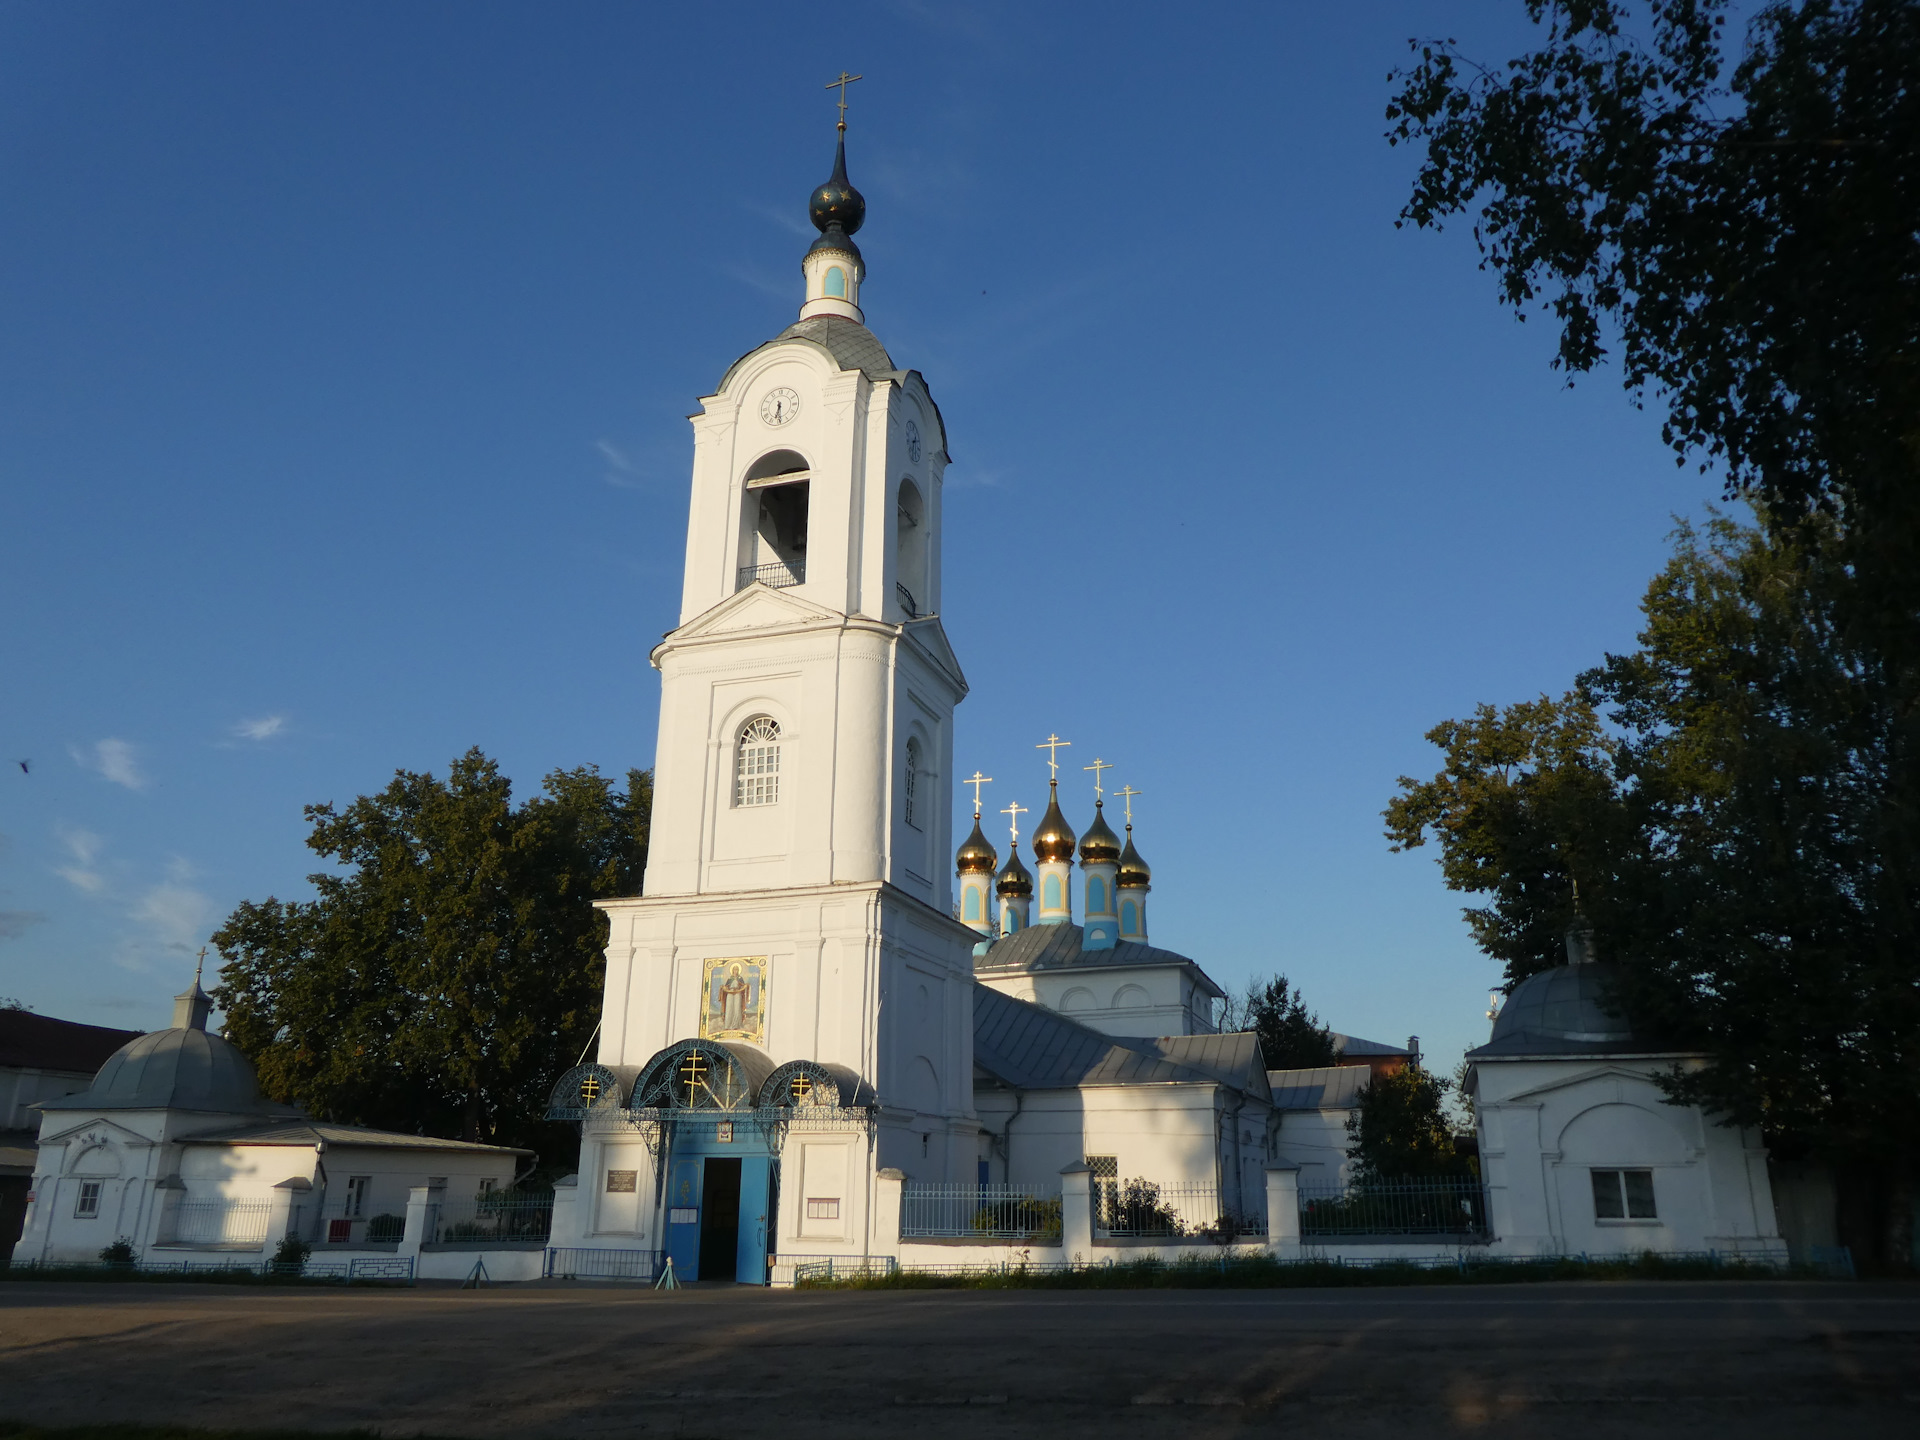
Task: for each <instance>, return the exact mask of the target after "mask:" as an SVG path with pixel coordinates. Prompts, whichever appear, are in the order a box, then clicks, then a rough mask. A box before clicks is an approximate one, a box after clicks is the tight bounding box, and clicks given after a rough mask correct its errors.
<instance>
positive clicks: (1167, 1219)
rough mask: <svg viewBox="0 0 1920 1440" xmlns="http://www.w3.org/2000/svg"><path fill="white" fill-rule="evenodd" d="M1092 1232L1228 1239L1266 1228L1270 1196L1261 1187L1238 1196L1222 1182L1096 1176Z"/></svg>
mask: <svg viewBox="0 0 1920 1440" xmlns="http://www.w3.org/2000/svg"><path fill="white" fill-rule="evenodd" d="M1093 1233H1094V1234H1095V1235H1097V1236H1099V1237H1100V1238H1101V1239H1103V1240H1106V1239H1125V1240H1132V1239H1143V1240H1144V1239H1154V1240H1211V1241H1216V1242H1218V1243H1221V1244H1225V1243H1227V1242H1229V1241H1232V1240H1237V1239H1240V1238H1241V1237H1243V1236H1244V1237H1249V1238H1257V1237H1260V1236H1264V1235H1265V1234H1266V1233H1267V1197H1266V1192H1265V1191H1264V1190H1260V1189H1257V1188H1256V1190H1255V1191H1254V1193H1250V1194H1247V1195H1245V1196H1242V1197H1240V1198H1238V1199H1235V1198H1234V1197H1232V1196H1227V1197H1224V1198H1223V1197H1222V1196H1221V1194H1220V1187H1219V1186H1218V1185H1209V1184H1204V1183H1181V1184H1177V1185H1161V1184H1156V1183H1155V1182H1154V1181H1151V1180H1140V1179H1134V1180H1119V1179H1115V1180H1095V1181H1094V1182H1093Z"/></svg>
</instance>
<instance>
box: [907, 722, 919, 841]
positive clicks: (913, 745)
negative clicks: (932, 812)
mask: <svg viewBox="0 0 1920 1440" xmlns="http://www.w3.org/2000/svg"><path fill="white" fill-rule="evenodd" d="M919 778H920V742H919V741H918V740H916V739H913V738H912V737H908V740H907V773H906V777H905V780H904V782H903V788H904V789H905V792H906V797H907V824H909V825H911V826H913V828H914V829H916V830H918V829H919V828H920V821H919V819H918V818H917V814H916V812H915V810H914V796H915V791H916V790H917V789H918V782H919Z"/></svg>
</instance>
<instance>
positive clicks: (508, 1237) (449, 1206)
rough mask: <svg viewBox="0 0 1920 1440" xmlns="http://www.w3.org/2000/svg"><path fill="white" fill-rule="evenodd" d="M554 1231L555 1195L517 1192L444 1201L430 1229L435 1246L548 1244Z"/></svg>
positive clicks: (498, 1192) (486, 1194)
mask: <svg viewBox="0 0 1920 1440" xmlns="http://www.w3.org/2000/svg"><path fill="white" fill-rule="evenodd" d="M552 1231H553V1192H552V1191H545V1192H541V1191H530V1192H526V1193H522V1192H520V1191H516V1190H489V1191H488V1192H487V1193H485V1194H484V1195H479V1196H476V1197H475V1198H474V1199H472V1200H464V1201H463V1200H442V1201H441V1202H439V1204H437V1205H436V1206H434V1214H433V1223H432V1225H431V1226H429V1228H428V1233H429V1234H430V1235H431V1236H432V1241H431V1243H433V1244H435V1245H476V1244H478V1245H525V1244H545V1243H546V1240H547V1237H548V1236H549V1235H550V1234H551V1233H552Z"/></svg>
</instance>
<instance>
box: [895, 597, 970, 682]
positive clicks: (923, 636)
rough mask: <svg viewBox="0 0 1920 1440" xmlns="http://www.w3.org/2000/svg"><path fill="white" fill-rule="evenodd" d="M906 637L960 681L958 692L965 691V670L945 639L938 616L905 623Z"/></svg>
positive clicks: (945, 633) (943, 628) (944, 630)
mask: <svg viewBox="0 0 1920 1440" xmlns="http://www.w3.org/2000/svg"><path fill="white" fill-rule="evenodd" d="M907 637H908V638H909V639H910V640H912V641H913V642H914V644H916V645H918V646H919V647H920V648H921V649H922V650H924V651H926V653H927V658H928V659H930V660H932V661H933V663H934V664H935V665H937V666H939V667H940V668H941V669H942V670H945V671H946V672H947V673H948V674H949V675H951V676H953V678H954V679H955V680H957V681H959V682H960V693H961V694H963V695H964V694H965V693H966V692H967V689H968V686H967V676H966V672H965V671H963V670H962V669H961V668H960V657H959V656H958V655H955V654H954V653H953V646H952V645H951V644H949V643H948V641H947V632H946V629H945V627H944V626H942V625H941V623H940V619H939V617H938V616H935V615H930V616H928V617H927V618H926V619H925V620H916V621H912V622H910V623H909V624H908V625H907Z"/></svg>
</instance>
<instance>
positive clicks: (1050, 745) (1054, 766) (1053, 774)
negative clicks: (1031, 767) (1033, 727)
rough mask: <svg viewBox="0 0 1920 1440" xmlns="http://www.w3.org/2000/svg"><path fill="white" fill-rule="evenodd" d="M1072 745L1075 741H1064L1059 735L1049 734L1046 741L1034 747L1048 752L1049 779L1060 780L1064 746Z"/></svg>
mask: <svg viewBox="0 0 1920 1440" xmlns="http://www.w3.org/2000/svg"><path fill="white" fill-rule="evenodd" d="M1071 744H1073V741H1071V740H1062V739H1061V738H1060V737H1059V736H1058V735H1054V734H1051V733H1049V734H1048V736H1047V738H1046V739H1044V740H1042V741H1041V742H1040V743H1039V744H1038V745H1036V746H1034V747H1033V748H1034V749H1036V750H1044V751H1046V752H1047V778H1048V779H1050V780H1058V779H1059V778H1060V751H1061V748H1062V747H1063V746H1067V745H1071Z"/></svg>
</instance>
